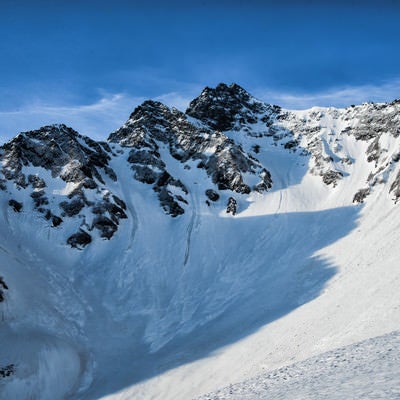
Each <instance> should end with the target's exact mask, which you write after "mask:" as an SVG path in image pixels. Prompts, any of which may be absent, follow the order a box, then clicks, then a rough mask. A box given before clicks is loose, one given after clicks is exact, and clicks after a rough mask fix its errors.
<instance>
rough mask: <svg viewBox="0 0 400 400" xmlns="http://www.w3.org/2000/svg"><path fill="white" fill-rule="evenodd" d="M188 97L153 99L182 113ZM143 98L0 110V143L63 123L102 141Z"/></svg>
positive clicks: (118, 97) (111, 97)
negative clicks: (29, 131) (42, 127)
mask: <svg viewBox="0 0 400 400" xmlns="http://www.w3.org/2000/svg"><path fill="white" fill-rule="evenodd" d="M190 99H191V97H189V96H187V97H186V96H184V95H182V94H180V93H178V92H171V93H166V94H163V95H161V96H157V97H155V98H154V100H158V101H161V102H162V103H164V104H166V105H168V106H170V107H176V108H177V109H179V110H183V111H184V110H185V109H186V107H187V106H188V104H189V101H190ZM144 100H146V99H145V98H144V97H134V96H130V95H127V94H121V93H118V94H110V95H105V96H104V97H103V98H101V99H100V100H98V101H97V102H95V103H92V104H88V105H71V106H49V105H46V104H41V103H40V102H36V103H33V104H30V105H28V106H25V107H22V108H20V109H18V110H15V111H0V140H1V142H4V141H6V140H9V139H10V138H12V137H14V136H15V135H17V134H18V133H19V132H23V131H28V130H32V129H37V128H39V127H41V126H44V125H50V124H56V123H64V124H66V125H68V126H71V127H72V128H74V129H75V130H77V131H78V132H79V133H81V134H84V135H87V136H90V137H92V138H94V139H98V140H104V139H106V138H107V136H108V135H109V134H110V133H111V132H112V131H114V130H115V129H117V128H118V127H120V126H121V125H122V124H123V123H124V122H125V121H126V120H127V119H128V117H129V115H130V113H131V112H132V111H133V110H134V108H135V107H136V106H138V105H139V104H141V103H142V102H143V101H144Z"/></svg>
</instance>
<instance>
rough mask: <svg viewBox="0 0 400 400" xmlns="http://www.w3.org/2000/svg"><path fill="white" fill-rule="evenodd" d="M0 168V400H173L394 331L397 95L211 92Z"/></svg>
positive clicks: (58, 131)
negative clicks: (348, 97)
mask: <svg viewBox="0 0 400 400" xmlns="http://www.w3.org/2000/svg"><path fill="white" fill-rule="evenodd" d="M0 157H1V162H2V163H1V170H0V204H1V213H0V222H1V229H0V236H1V238H0V313H1V317H2V319H1V323H0V343H1V346H0V398H5V399H51V400H54V399H63V398H68V399H99V398H109V399H131V398H138V399H185V400H186V399H191V398H195V397H197V396H201V395H204V394H205V393H208V392H211V391H214V390H217V389H219V388H221V387H226V386H227V385H229V384H230V383H235V382H240V381H243V380H247V379H249V378H251V377H254V376H256V375H259V374H260V373H262V372H269V371H272V370H275V369H277V368H280V367H283V366H286V365H289V364H293V363H295V362H300V361H303V360H306V359H308V358H310V357H314V356H317V355H318V354H320V353H323V352H327V351H332V350H334V349H335V348H339V347H343V346H347V345H350V344H353V343H356V342H358V341H361V340H365V339H368V338H371V337H375V336H379V335H384V334H387V333H389V332H392V331H395V330H399V329H400V292H399V291H398V288H399V284H400V270H399V268H398V264H397V259H398V255H399V250H398V242H399V239H400V233H399V232H400V230H399V226H400V216H399V213H398V210H397V207H398V205H397V204H396V203H397V201H398V199H399V198H400V163H399V161H400V101H398V100H397V101H393V102H392V103H387V104H373V103H366V104H362V105H359V106H352V107H349V108H346V109H335V108H318V107H314V108H312V109H310V110H303V111H290V110H284V109H282V108H281V107H279V106H275V105H269V104H265V103H263V102H261V101H259V100H257V99H255V98H254V97H252V96H251V95H250V94H249V93H247V92H246V91H245V90H244V89H243V88H241V87H240V86H238V85H236V84H232V85H230V86H227V85H225V84H220V85H218V86H217V87H216V88H205V89H204V90H203V92H202V93H201V94H200V96H199V97H198V98H196V99H194V100H193V101H192V102H191V103H190V105H189V107H188V109H187V110H186V112H185V113H183V112H180V111H178V110H176V109H170V108H168V107H166V106H165V105H163V104H161V103H159V102H155V101H146V102H144V103H143V104H142V105H140V106H139V107H137V108H136V109H135V110H134V111H133V113H132V114H131V115H130V116H129V119H128V120H127V122H126V123H125V124H124V125H123V126H122V127H120V128H119V129H117V130H116V131H114V132H112V133H111V134H110V136H109V138H108V140H107V141H106V142H96V141H94V140H92V139H90V138H88V137H86V136H84V135H82V134H79V133H78V132H76V131H74V130H73V129H72V128H69V127H66V126H65V125H52V126H45V127H42V128H40V129H39V130H34V131H30V132H22V133H20V134H19V135H18V136H16V137H15V138H14V139H13V140H11V141H9V142H8V143H5V144H4V145H3V146H1V147H0ZM393 350H394V351H397V352H398V351H399V350H398V349H393ZM396 354H398V353H396ZM385 359H386V358H385ZM390 360H391V358H390ZM397 360H398V358H397ZM305 365H308V364H307V363H306V364H305ZM310 374H311V372H310ZM282 390H284V385H283V386H282ZM325 397H326V396H325ZM236 398H237V397H236ZM242 398H243V397H242ZM251 398H254V397H251Z"/></svg>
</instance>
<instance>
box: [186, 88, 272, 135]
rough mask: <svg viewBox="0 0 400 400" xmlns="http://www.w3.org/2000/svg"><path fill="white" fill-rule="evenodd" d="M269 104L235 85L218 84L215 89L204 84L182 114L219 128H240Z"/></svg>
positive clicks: (264, 110)
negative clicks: (203, 87) (198, 94)
mask: <svg viewBox="0 0 400 400" xmlns="http://www.w3.org/2000/svg"><path fill="white" fill-rule="evenodd" d="M270 111H271V107H270V106H268V105H266V104H265V103H263V102H261V101H258V100H256V99H255V98H254V97H252V96H251V95H250V94H249V93H248V92H246V91H245V90H244V89H243V88H241V87H240V86H239V85H237V84H235V83H233V84H231V85H230V86H227V85H226V84H224V83H221V84H219V85H218V86H217V87H216V88H215V89H213V88H209V87H206V88H205V89H204V90H203V91H202V93H201V94H200V96H199V97H197V98H196V99H194V100H193V101H192V102H190V104H189V107H188V109H187V110H186V114H187V115H189V116H191V117H194V118H197V119H199V120H200V121H202V122H204V123H205V124H207V125H208V126H209V127H211V129H214V130H217V131H220V132H223V131H228V130H232V129H236V130H238V129H240V127H241V126H243V125H245V124H255V123H256V122H257V121H258V120H259V118H264V121H266V117H265V115H264V116H263V117H261V114H265V113H268V112H270Z"/></svg>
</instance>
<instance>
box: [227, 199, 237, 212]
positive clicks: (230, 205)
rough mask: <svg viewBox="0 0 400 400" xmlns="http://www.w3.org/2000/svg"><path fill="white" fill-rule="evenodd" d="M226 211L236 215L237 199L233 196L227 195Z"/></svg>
mask: <svg viewBox="0 0 400 400" xmlns="http://www.w3.org/2000/svg"><path fill="white" fill-rule="evenodd" d="M226 212H227V213H228V214H232V215H236V212H237V201H236V200H235V199H234V198H233V197H229V199H228V204H227V205H226Z"/></svg>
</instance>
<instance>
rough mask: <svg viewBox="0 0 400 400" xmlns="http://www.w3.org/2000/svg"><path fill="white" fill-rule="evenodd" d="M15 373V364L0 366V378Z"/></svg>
mask: <svg viewBox="0 0 400 400" xmlns="http://www.w3.org/2000/svg"><path fill="white" fill-rule="evenodd" d="M14 373H15V365H14V364H9V365H7V366H5V367H0V378H8V377H9V376H11V375H13V374H14Z"/></svg>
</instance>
